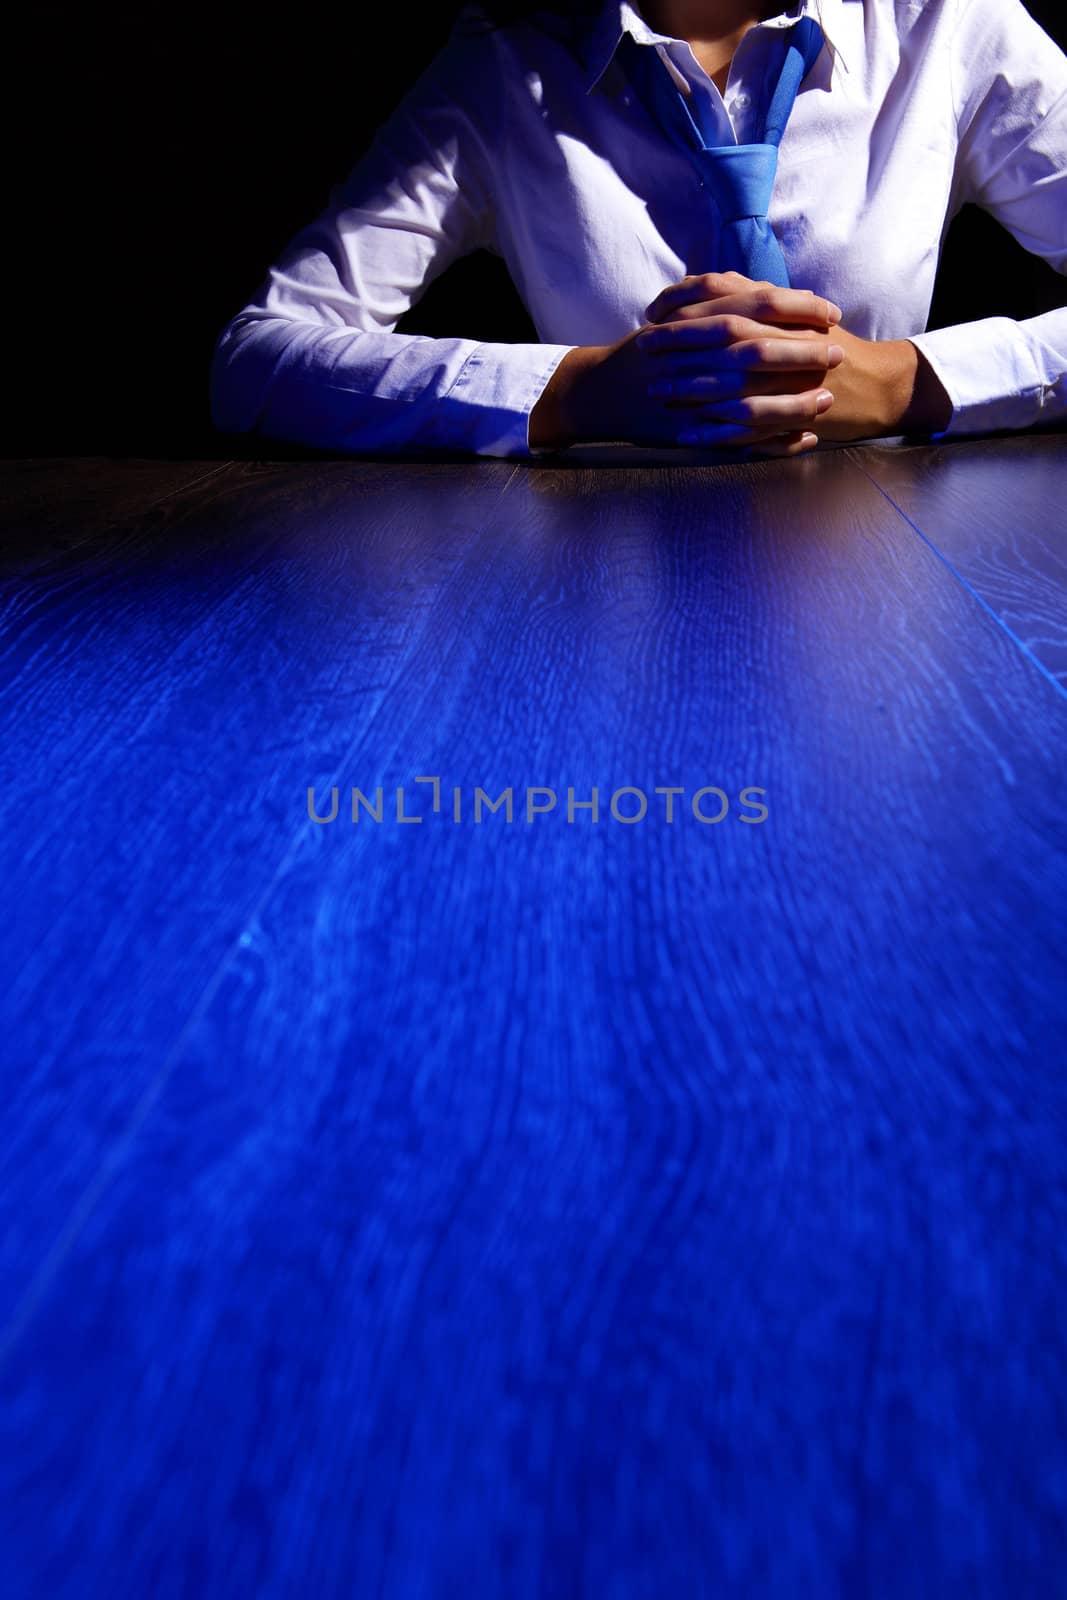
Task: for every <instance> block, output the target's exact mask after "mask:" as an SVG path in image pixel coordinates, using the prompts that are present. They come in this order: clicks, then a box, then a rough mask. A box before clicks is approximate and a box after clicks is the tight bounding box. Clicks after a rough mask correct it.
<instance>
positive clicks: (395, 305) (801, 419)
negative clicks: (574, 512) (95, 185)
mask: <svg viewBox="0 0 1067 1600" xmlns="http://www.w3.org/2000/svg"><path fill="white" fill-rule="evenodd" d="M525 13H528V14H525ZM798 63H799V65H798ZM794 68H795V73H794V77H795V79H796V80H797V81H795V82H794V83H793V84H792V88H791V90H790V92H789V93H788V94H786V99H785V101H783V100H782V95H783V92H784V87H783V86H784V85H785V80H786V78H787V77H788V75H789V73H790V71H791V70H793V69H794ZM776 90H777V94H776ZM794 96H795V98H794ZM786 102H788V103H786ZM783 107H784V109H783ZM776 118H777V122H778V124H779V126H778V127H777V131H776V132H774V133H772V131H771V127H770V124H772V123H774V122H775V119H776ZM768 119H770V123H769V122H768ZM772 140H774V141H775V142H777V143H778V154H777V157H775V156H774V155H773V154H772V155H771V157H770V162H771V165H770V167H769V168H767V178H768V184H769V185H770V187H769V189H768V190H767V195H768V198H767V199H766V201H765V202H756V201H752V202H749V201H748V200H745V201H744V202H739V201H737V200H736V199H735V200H734V201H733V202H732V206H733V211H734V212H739V213H744V215H743V216H742V215H738V216H736V217H735V216H734V215H733V214H732V212H731V202H730V201H729V198H728V197H727V198H724V194H725V193H726V191H725V190H724V189H723V187H722V184H723V181H724V180H723V177H722V174H723V172H724V170H725V167H724V163H723V161H722V160H721V157H722V152H723V151H724V150H726V151H727V152H728V154H727V157H726V162H727V163H729V162H730V161H732V159H733V157H732V156H731V155H730V154H729V151H730V150H731V147H736V146H742V147H745V148H746V149H747V148H750V147H751V148H753V149H755V148H756V147H760V148H761V149H762V150H763V152H764V153H765V154H766V152H767V150H768V149H769V148H770V142H771V141H772ZM734 154H735V155H736V150H735V151H734ZM731 170H733V169H731ZM968 200H970V201H974V202H976V203H977V204H979V205H980V206H982V207H984V208H985V209H986V210H988V211H990V212H991V213H992V214H993V215H994V216H995V217H997V218H998V220H999V221H1000V222H1002V223H1003V224H1004V226H1005V227H1007V228H1008V229H1010V231H1011V232H1012V233H1013V234H1014V235H1015V237H1016V238H1017V239H1019V240H1020V242H1021V243H1022V244H1023V245H1024V246H1025V247H1026V248H1027V249H1029V250H1031V251H1033V252H1035V253H1037V254H1039V255H1042V256H1044V258H1045V259H1046V260H1047V261H1049V262H1050V263H1051V264H1052V265H1053V266H1054V267H1055V268H1056V269H1057V270H1059V271H1061V272H1062V271H1067V57H1065V56H1064V54H1063V52H1062V51H1061V50H1060V49H1059V47H1058V46H1057V45H1056V44H1054V43H1053V41H1052V40H1051V39H1050V38H1049V37H1048V35H1047V34H1045V33H1044V31H1043V30H1042V29H1041V28H1040V27H1039V26H1038V24H1037V23H1036V22H1035V21H1034V20H1033V18H1032V17H1031V16H1030V15H1029V13H1028V12H1027V11H1026V10H1025V9H1024V7H1023V5H1022V3H1021V0H795V3H794V4H793V5H792V6H791V7H789V8H785V7H782V6H780V5H776V4H775V3H774V0H771V3H770V4H760V3H759V0H755V3H753V0H644V3H643V4H641V5H638V4H637V3H635V0H602V3H592V4H582V3H580V0H579V3H577V4H574V5H570V6H559V7H556V8H552V7H546V6H542V7H539V8H537V9H536V10H533V9H531V8H529V7H522V6H521V5H512V6H511V7H507V6H497V7H491V6H485V7H480V6H467V7H466V8H465V9H464V12H463V14H462V15H461V17H460V19H459V21H458V22H457V24H456V26H455V27H454V28H453V31H452V34H451V36H450V38H449V40H448V43H447V45H446V46H445V48H444V49H443V50H442V51H441V52H440V53H439V54H438V56H437V57H436V58H435V59H434V61H433V62H431V64H430V65H429V67H428V68H427V69H426V71H425V72H424V73H423V74H422V76H421V77H420V78H419V80H418V82H417V83H416V84H415V85H414V86H413V87H412V88H411V90H409V92H408V93H407V95H406V96H405V97H404V98H403V100H402V101H401V103H400V105H399V106H398V107H397V109H396V110H395V111H394V112H393V114H392V116H391V117H390V118H389V119H388V120H387V122H386V123H385V125H384V126H383V127H382V128H381V129H380V130H379V132H378V134H377V136H376V138H375V140H374V142H373V144H372V146H371V148H370V150H369V151H368V152H367V154H366V155H365V156H364V157H363V158H362V159H361V160H360V161H359V162H358V163H357V164H356V166H355V168H354V170H353V171H352V172H351V173H350V175H349V177H348V178H347V179H346V181H345V182H344V183H343V184H341V185H339V186H338V187H337V188H335V189H334V190H333V191H332V192H331V194H330V197H329V204H328V206H327V207H326V209H325V210H324V211H323V212H322V213H321V215H320V216H319V217H318V218H317V219H316V220H315V221H314V222H312V223H311V224H310V225H309V226H308V227H307V228H305V229H304V230H302V232H301V233H299V234H298V235H297V237H296V238H295V239H293V240H292V242H291V243H290V245H289V246H288V248H287V249H286V251H285V252H284V253H283V255H282V257H281V258H280V260H279V261H278V262H277V263H276V264H275V265H274V266H272V267H271V269H270V271H269V273H268V275H267V278H266V279H265V281H264V283H263V285H262V286H261V288H260V290H259V292H258V293H257V295H256V296H255V298H254V299H253V300H252V301H251V302H250V303H249V305H247V306H246V307H244V308H243V310H241V311H240V312H239V313H238V314H237V315H236V316H235V317H234V318H232V319H231V321H230V322H229V323H228V324H227V326H226V327H225V328H224V329H223V330H222V333H221V335H220V337H219V340H218V343H217V346H216V350H215V356H214V361H213V366H212V408H213V416H214V420H215V422H216V424H217V425H218V426H219V427H220V428H222V429H224V430H227V431H238V432H243V431H255V432H258V433H260V434H263V435H265V436H268V437H273V438H280V439H288V440H292V441H294V442H297V443H304V444H308V445H314V446H319V447H323V448H329V449H337V450H341V451H375V452H383V451H385V452H387V451H390V450H401V449H405V448H417V447H425V446H431V447H444V448H448V449H453V450H462V451H470V452H473V453H476V454H482V455H496V456H515V457H523V456H529V455H531V454H535V453H537V452H539V451H543V450H548V449H553V448H559V447H561V446H565V445H568V444H571V443H575V442H579V441H584V440H596V439H611V440H629V441H632V442H634V443H638V444H654V445H668V446H670V445H689V444H698V445H702V446H706V447H709V448H716V447H728V448H731V449H737V448H739V447H748V448H750V449H751V450H753V451H754V452H756V453H759V454H775V455H782V454H786V455H792V454H797V453H801V452H803V451H805V450H808V449H811V448H814V447H815V446H816V445H817V444H818V442H819V440H820V439H834V440H850V439H859V438H870V437H878V436H883V435H889V434H899V433H910V432H921V433H924V434H934V435H936V436H939V437H940V436H944V435H947V436H950V437H954V436H957V435H962V434H966V433H973V432H978V431H986V430H989V429H999V428H1007V429H1015V428H1025V427H1028V426H1030V425H1031V424H1033V423H1034V422H1037V421H1041V420H1043V419H1047V420H1053V419H1058V418H1060V417H1062V416H1063V415H1064V411H1065V409H1067V382H1065V378H1064V373H1065V370H1067V310H1062V311H1053V312H1049V313H1046V314H1045V315H1043V316H1039V317H1034V318H1031V319H1028V320H1026V321H1022V322H1014V321H1012V320H1010V319H1008V318H1003V317H991V318H986V319H983V320H982V321H979V322H975V323H970V324H964V325H960V326H956V327H950V328H943V329H938V330H936V331H934V332H931V333H924V332H922V331H921V330H922V329H924V328H925V325H926V320H927V316H928V313H929V308H930V302H931V297H932V293H933V285H934V277H935V272H936V267H937V262H938V257H939V253H940V247H941V243H942V240H943V238H944V233H945V230H946V228H947V225H948V222H949V221H950V220H951V218H952V216H953V215H954V214H955V213H956V211H958V210H959V208H960V206H961V205H963V203H964V202H965V201H968ZM761 203H762V204H764V207H765V209H764V212H763V214H762V216H761V215H760V204H761ZM746 228H747V229H754V230H755V234H757V235H759V236H760V238H761V239H762V244H763V246H764V247H766V248H765V250H764V253H762V254H761V253H760V249H759V248H755V247H753V246H751V239H752V238H753V237H754V235H753V234H751V233H750V234H748V235H746V234H745V230H746ZM746 238H747V239H748V240H749V243H748V244H746V243H745V239H746ZM739 241H740V242H739ZM478 248H485V249H487V250H490V251H492V252H493V253H495V254H497V255H499V256H501V257H502V258H503V259H504V261H505V262H506V263H507V266H508V268H509V270H510V272H511V275H512V278H513V280H514V282H515V284H516V286H517V288H518V291H519V293H520V295H521V296H522V298H523V301H524V302H525V304H526V306H527V309H528V310H529V312H530V315H531V317H532V319H533V322H534V325H535V327H536V329H537V332H538V335H539V338H540V341H541V342H540V343H538V344H494V343H488V342H479V341H475V340H470V339H464V338H462V337H459V336H457V337H453V338H441V339H428V338H426V337H423V336H419V335H411V334H398V333H396V332H394V331H393V330H394V329H395V327H396V323H397V321H398V319H399V318H400V316H401V315H402V314H403V313H404V311H406V310H407V309H408V307H409V306H411V305H413V304H414V303H415V302H416V301H417V299H418V298H419V295H420V294H421V292H422V291H423V289H424V288H425V287H426V285H427V284H428V283H429V282H430V281H432V279H433V278H434V277H436V276H437V275H438V274H439V273H440V272H442V271H443V270H444V269H445V267H446V266H448V265H449V263H451V262H452V261H454V260H456V259H457V258H458V257H460V256H463V255H465V254H468V253H469V252H471V251H473V250H476V249H478ZM746 251H747V254H746ZM767 251H769V252H770V254H769V255H768V254H767ZM738 260H741V261H742V262H743V263H744V262H747V261H749V260H755V261H757V262H766V261H767V260H773V261H774V263H775V266H774V274H775V275H774V276H771V275H770V274H769V273H764V274H763V275H761V276H757V275H755V273H752V272H746V271H742V270H739V268H738V266H737V262H738ZM727 267H729V270H725V269H726V268H727ZM976 270H981V265H980V263H979V264H977V267H976Z"/></svg>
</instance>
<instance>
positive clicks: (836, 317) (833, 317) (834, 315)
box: [826, 300, 845, 322]
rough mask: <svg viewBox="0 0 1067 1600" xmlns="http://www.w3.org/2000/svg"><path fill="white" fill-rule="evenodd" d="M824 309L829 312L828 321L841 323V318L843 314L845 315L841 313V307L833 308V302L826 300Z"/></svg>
mask: <svg viewBox="0 0 1067 1600" xmlns="http://www.w3.org/2000/svg"><path fill="white" fill-rule="evenodd" d="M826 309H827V311H828V312H829V314H830V316H829V320H830V321H831V322H840V321H841V318H842V317H843V316H844V314H845V313H844V312H843V311H842V310H841V307H840V306H835V305H834V302H833V301H832V300H827V302H826Z"/></svg>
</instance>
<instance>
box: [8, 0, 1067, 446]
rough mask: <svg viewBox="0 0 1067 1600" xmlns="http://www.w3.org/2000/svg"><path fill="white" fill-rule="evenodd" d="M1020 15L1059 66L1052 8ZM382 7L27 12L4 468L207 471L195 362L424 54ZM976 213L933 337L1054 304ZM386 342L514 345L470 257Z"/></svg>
mask: <svg viewBox="0 0 1067 1600" xmlns="http://www.w3.org/2000/svg"><path fill="white" fill-rule="evenodd" d="M1029 9H1030V10H1031V11H1032V12H1033V14H1034V15H1035V16H1036V17H1037V19H1038V21H1039V22H1040V23H1041V24H1042V26H1043V27H1044V28H1045V29H1046V30H1047V31H1048V32H1049V33H1050V34H1051V35H1052V37H1053V38H1055V39H1056V40H1057V42H1058V43H1059V44H1060V45H1061V46H1063V47H1067V21H1065V19H1064V16H1063V12H1062V9H1060V8H1059V7H1054V6H1053V4H1052V0H1030V4H1029ZM457 10H458V5H457V4H456V3H455V0H452V3H450V4H445V5H441V6H439V7H437V8H435V9H434V11H433V13H432V16H431V18H430V20H429V21H426V20H425V18H423V19H422V20H420V16H419V12H417V11H416V10H415V9H413V8H406V7H404V6H403V5H393V6H382V7H377V6H362V5H360V6H356V5H350V6H347V7H344V8H339V7H335V6H323V5H316V4H313V3H309V4H303V5H298V4H293V5H291V6H290V7H288V8H286V9H282V8H279V7H268V6H262V5H259V6H254V5H251V4H247V3H229V4H223V5H220V6H214V7H211V6H203V5H195V4H194V5H186V6H183V7H182V8H181V9H180V10H178V9H166V8H163V7H160V8H159V9H156V8H152V9H149V8H145V9H142V10H129V11H126V10H122V9H110V10H105V11H102V12H101V11H96V10H94V9H93V8H91V7H77V8H75V7H74V6H71V5H43V6H40V7H38V8H37V9H36V10H35V11H34V12H33V14H32V19H31V20H28V21H27V20H24V21H23V22H22V23H21V24H19V26H18V27H17V28H15V29H13V30H11V31H9V35H8V44H9V56H8V64H7V78H8V93H7V96H6V104H7V107H8V113H9V124H8V128H7V136H6V143H7V152H8V182H9V194H8V199H9V203H8V208H7V210H8V222H9V232H8V237H7V244H6V249H5V253H6V256H7V261H8V269H9V271H8V283H7V291H6V294H5V309H6V317H5V324H6V326H5V335H6V337H5V347H6V358H5V366H6V379H7V382H6V389H7V393H8V398H9V406H8V417H9V420H8V425H7V428H6V438H5V453H6V454H8V455H12V454H19V455H22V454H45V455H47V454H70V453H81V452H91V453H94V454H96V453H102V454H150V455H161V456H181V455H218V454H226V453H227V449H228V446H227V444H226V443H224V442H221V441H220V439H219V437H218V436H217V435H215V434H214V432H213V430H212V428H211V425H210V421H209V417H208V410H207V371H208V364H209V360H210V354H211V348H212V345H213V344H214V341H215V338H216V336H217V334H218V332H219V330H220V328H221V327H222V325H223V323H224V322H225V321H226V319H227V318H228V317H229V316H230V315H232V314H233V313H234V312H235V311H237V310H238V309H240V307H241V305H242V304H243V303H244V302H245V301H246V300H247V299H248V298H249V296H250V295H251V294H252V293H253V292H254V291H255V289H256V288H257V287H258V285H259V283H260V281H261V280H262V278H263V276H264V274H265V272H266V268H267V266H268V265H269V263H270V261H271V260H272V259H273V258H274V257H275V256H276V255H277V253H278V252H279V251H280V249H281V248H282V246H283V245H284V244H285V243H286V242H287V240H288V239H289V238H290V237H291V236H292V235H293V234H294V233H295V232H296V231H297V229H298V228H299V227H301V226H303V224H304V223H306V222H307V221H309V220H310V219H311V218H312V217H313V216H314V215H315V214H316V213H317V212H318V211H319V210H320V209H321V207H322V206H323V205H324V204H325V203H326V200H327V195H328V191H329V189H330V187H331V185H332V184H334V183H336V182H339V181H340V180H341V179H342V178H343V177H344V175H345V174H346V172H347V171H348V170H349V168H350V167H351V165H352V163H353V161H355V160H356V159H357V158H358V156H359V155H360V154H361V152H362V151H363V150H364V149H365V148H366V146H367V144H368V143H369V141H370V139H371V137H372V136H373V132H374V129H375V127H376V126H377V124H378V123H379V122H380V121H381V120H382V118H383V117H384V116H385V115H386V114H387V113H388V112H389V110H390V109H391V108H392V107H393V106H394V105H395V104H396V102H397V101H398V100H399V99H400V97H401V95H402V94H403V93H404V91H405V89H406V88H407V86H408V85H409V84H410V83H411V82H412V81H413V80H414V78H415V77H416V75H417V74H418V73H419V72H420V71H421V70H422V67H423V66H424V65H425V63H426V62H427V61H428V60H429V59H430V57H431V56H432V55H433V54H434V53H435V52H436V51H437V50H438V49H439V48H440V47H441V45H442V44H443V42H444V40H445V38H446V37H447V35H448V32H449V29H450V27H451V24H452V20H453V18H454V16H455V14H456V11H457ZM1065 299H1067V293H1065V289H1064V280H1063V278H1062V277H1061V276H1059V275H1058V274H1057V273H1055V272H1053V271H1052V269H1051V268H1050V267H1048V266H1047V265H1046V263H1044V262H1043V261H1040V260H1038V259H1037V258H1035V257H1032V256H1029V255H1027V254H1026V252H1024V251H1023V250H1022V249H1021V248H1020V247H1019V246H1018V245H1017V244H1016V243H1015V241H1014V240H1013V239H1012V238H1011V237H1010V235H1008V234H1007V233H1006V232H1005V230H1004V229H1002V228H1001V227H999V226H998V224H996V223H995V222H994V221H993V220H992V219H991V218H989V217H988V216H986V215H985V214H984V213H981V212H978V211H976V210H974V208H971V207H968V208H965V210H964V212H963V213H962V214H961V216H960V217H958V218H957V219H956V221H955V222H954V224H953V226H952V229H951V230H950V234H949V238H948V241H947V243H946V247H945V252H944V257H943V260H942V265H941V272H940V275H939V279H938V289H937V293H936V296H935V302H934V308H933V314H932V316H931V326H939V325H943V324H945V323H950V322H962V321H967V320H970V319H971V318H974V317H980V316H989V315H994V314H1002V315H1008V316H1016V317H1018V316H1026V315H1033V314H1035V313H1037V312H1039V311H1043V310H1048V309H1050V308H1051V307H1053V306H1056V305H1060V304H1063V303H1064V300H1065ZM400 328H401V330H408V331H413V332H425V333H433V334H442V333H460V334H463V335H465V336H467V337H471V338H492V339H505V340H509V339H527V338H529V339H534V338H536V335H535V333H534V331H533V328H532V325H531V323H530V322H529V319H528V317H527V315H526V312H525V310H524V308H523V306H522V304H521V302H520V301H519V299H518V296H517V294H516V293H515V291H514V289H513V287H512V285H511V281H510V279H509V277H508V274H507V271H506V269H505V268H504V267H503V265H502V263H500V262H499V261H498V260H496V259H495V258H492V257H490V256H488V255H486V254H485V253H484V252H479V253H478V254H477V255H475V256H471V257H468V258H467V259H466V260H464V261H462V262H460V263H458V264H457V265H456V266H454V267H453V268H451V269H450V270H449V271H448V272H446V273H445V274H444V275H443V276H442V278H440V279H439V280H438V281H437V282H436V283H434V284H433V285H431V287H430V288H429V290H428V291H427V292H426V294H425V295H424V297H423V299H422V300H421V302H420V304H419V305H418V306H417V307H415V308H413V309H412V310H411V311H410V312H408V313H407V315H406V316H405V317H404V318H403V320H402V321H401V323H400Z"/></svg>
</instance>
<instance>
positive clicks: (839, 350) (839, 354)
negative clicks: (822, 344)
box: [830, 344, 845, 367]
mask: <svg viewBox="0 0 1067 1600" xmlns="http://www.w3.org/2000/svg"><path fill="white" fill-rule="evenodd" d="M844 359H845V351H844V346H843V345H839V344H832V345H831V346H830V365H831V366H832V367H836V366H837V363H838V362H839V361H844Z"/></svg>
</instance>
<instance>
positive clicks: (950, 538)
mask: <svg viewBox="0 0 1067 1600" xmlns="http://www.w3.org/2000/svg"><path fill="white" fill-rule="evenodd" d="M855 460H856V462H857V464H858V465H859V466H860V467H861V468H862V469H863V470H864V471H866V472H867V473H869V475H870V476H871V478H872V479H873V480H874V482H875V483H877V484H878V486H879V487H880V488H881V489H882V490H883V491H884V492H885V494H887V495H888V496H889V497H890V499H891V500H892V501H893V503H894V504H895V505H897V506H899V507H900V508H901V510H902V511H903V512H904V513H905V515H906V516H908V517H909V518H911V520H912V521H913V522H914V524H915V525H916V527H917V528H919V529H920V530H921V531H922V533H923V534H924V535H925V536H926V537H927V538H928V539H930V540H931V541H932V543H933V544H934V545H935V546H936V548H937V550H938V551H939V552H940V554H941V555H942V556H943V557H944V559H945V560H946V561H947V562H949V563H950V565H951V566H952V568H953V570H954V571H955V572H956V573H957V574H958V575H959V576H960V578H961V579H962V580H963V581H964V582H965V583H967V584H968V585H969V586H970V587H971V589H972V590H973V591H974V593H975V594H976V595H978V596H980V597H981V599H982V600H983V601H984V602H985V603H986V604H987V605H988V606H990V607H991V609H992V610H993V611H994V612H995V613H996V614H997V616H998V617H999V618H1000V619H1001V621H1002V622H1003V623H1004V625H1005V627H1007V628H1010V629H1011V631H1012V632H1013V633H1014V634H1015V636H1016V638H1017V639H1018V640H1019V642H1020V644H1021V645H1022V646H1023V647H1024V648H1025V649H1026V650H1028V651H1030V652H1031V654H1032V655H1033V656H1034V659H1035V660H1037V661H1039V662H1040V663H1041V664H1042V666H1043V667H1044V668H1045V669H1046V671H1047V672H1048V673H1049V674H1050V676H1051V677H1053V678H1054V679H1055V680H1056V682H1057V683H1058V684H1059V685H1060V687H1061V688H1062V689H1063V691H1064V693H1065V694H1067V433H1063V432H1059V433H1048V434H1030V435H1026V436H1025V437H1022V438H1012V437H1011V436H1010V435H1001V436H998V437H994V438H983V439H975V440H961V439H957V440H954V441H952V442H951V443H948V444H942V445H940V446H936V447H929V446H927V447H922V446H915V445H911V446H906V445H905V446H903V447H901V446H900V445H897V446H895V447H894V446H889V445H873V446H872V445H866V446H864V447H863V449H862V450H861V451H859V452H857V453H856V456H855Z"/></svg>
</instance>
